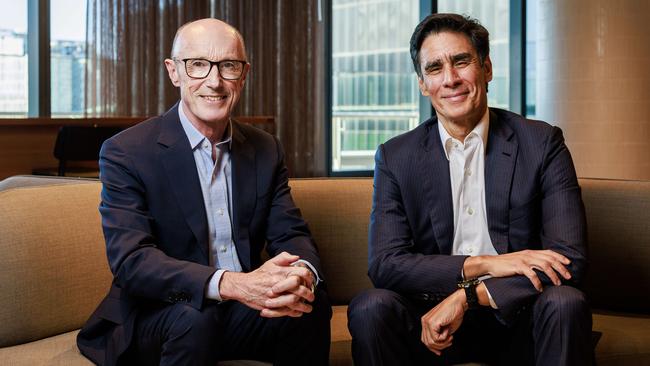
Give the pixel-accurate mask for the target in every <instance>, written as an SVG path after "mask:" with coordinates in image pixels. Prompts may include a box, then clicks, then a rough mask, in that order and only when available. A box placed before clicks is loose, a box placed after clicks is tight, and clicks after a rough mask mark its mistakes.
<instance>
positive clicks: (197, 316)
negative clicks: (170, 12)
mask: <svg viewBox="0 0 650 366" xmlns="http://www.w3.org/2000/svg"><path fill="white" fill-rule="evenodd" d="M165 66H166V68H167V72H168V73H169V78H170V79H171V81H172V83H173V84H174V85H175V86H177V87H178V88H179V89H180V94H181V100H180V102H179V103H177V104H176V105H175V106H174V107H172V108H171V109H170V110H169V111H167V112H166V113H165V114H163V115H162V116H159V117H155V118H152V119H150V120H148V121H145V122H142V123H140V124H138V125H137V126H135V127H133V128H130V129H128V130H126V131H124V132H123V133H120V134H119V135H117V136H115V137H113V138H112V139H109V140H108V141H106V143H105V144H104V146H103V147H102V151H101V154H100V169H101V180H102V184H103V191H102V202H101V205H100V212H101V215H102V225H103V229H104V235H105V238H106V251H107V255H108V261H109V264H110V268H111V271H112V273H113V276H114V277H113V284H112V286H111V289H110V291H109V293H108V295H107V296H106V298H105V299H104V300H103V301H102V302H101V304H100V305H99V307H98V308H97V310H96V311H95V312H94V313H93V315H92V316H91V318H90V319H89V320H88V322H87V323H86V325H85V326H84V327H83V329H82V330H81V332H80V333H79V336H78V346H79V349H80V350H81V352H82V353H83V354H84V355H85V356H87V357H88V358H89V359H91V360H92V361H94V362H96V363H97V364H100V365H117V364H124V365H149V364H151V365H154V364H155V365H158V364H160V365H215V364H216V362H217V361H218V360H227V359H257V360H263V361H270V362H273V363H274V364H278V365H289V364H295V365H306V364H315V365H325V364H327V362H328V354H329V338H330V337H329V319H330V316H331V307H330V305H329V302H328V300H327V296H326V293H325V292H324V290H323V289H322V288H321V286H318V283H319V282H320V281H321V278H322V271H321V268H320V263H319V258H318V253H317V250H316V248H315V246H314V243H313V242H312V240H311V237H310V233H309V230H308V228H307V225H306V224H305V222H304V221H303V219H302V218H301V216H300V212H299V210H298V209H297V208H296V207H295V206H294V203H293V200H292V198H291V195H290V190H289V187H288V185H287V179H288V178H287V169H286V166H285V164H284V155H283V151H282V148H281V146H280V143H279V142H278V140H277V139H276V138H274V137H273V136H271V135H269V134H267V133H265V132H263V131H261V130H258V129H255V128H252V127H248V126H245V125H241V124H239V123H237V122H236V121H233V120H232V119H231V112H232V109H233V107H234V106H235V105H236V103H237V101H238V100H239V96H240V93H241V90H242V88H243V87H244V82H245V80H246V75H247V73H248V71H249V69H250V65H249V64H248V62H247V61H246V52H245V48H244V42H243V39H242V37H241V35H240V34H239V32H237V30H235V29H234V28H233V27H231V26H230V25H228V24H226V23H224V22H221V21H219V20H216V19H202V20H198V21H194V22H191V23H188V24H186V25H184V26H182V27H181V28H180V29H179V30H178V32H177V33H176V37H175V39H174V43H173V47H172V55H171V58H170V59H166V60H165ZM265 244H266V249H267V252H268V254H269V255H270V257H271V259H270V260H268V261H266V262H262V258H261V251H262V249H263V247H264V246H265Z"/></svg>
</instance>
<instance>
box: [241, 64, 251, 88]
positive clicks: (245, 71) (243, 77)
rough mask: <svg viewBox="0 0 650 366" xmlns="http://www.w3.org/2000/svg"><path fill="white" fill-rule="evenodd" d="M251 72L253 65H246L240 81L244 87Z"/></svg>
mask: <svg viewBox="0 0 650 366" xmlns="http://www.w3.org/2000/svg"><path fill="white" fill-rule="evenodd" d="M250 71H251V64H249V63H246V65H244V72H243V73H242V75H241V78H240V79H239V81H241V83H242V86H243V85H244V82H245V81H246V76H248V73H249V72H250Z"/></svg>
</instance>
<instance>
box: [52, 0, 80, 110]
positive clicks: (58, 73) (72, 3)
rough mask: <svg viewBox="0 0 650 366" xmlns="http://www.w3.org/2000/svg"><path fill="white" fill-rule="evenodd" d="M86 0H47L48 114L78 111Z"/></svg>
mask: <svg viewBox="0 0 650 366" xmlns="http://www.w3.org/2000/svg"><path fill="white" fill-rule="evenodd" d="M85 46H86V0H52V1H51V2H50V56H51V58H50V69H51V72H52V73H51V78H50V80H51V90H52V93H51V96H52V115H56V116H74V115H82V114H83V108H84V72H85V71H84V68H85V61H86V52H85Z"/></svg>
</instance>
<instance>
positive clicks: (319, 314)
mask: <svg viewBox="0 0 650 366" xmlns="http://www.w3.org/2000/svg"><path fill="white" fill-rule="evenodd" d="M313 306H314V308H313V311H312V312H311V313H309V314H304V315H303V316H302V317H299V318H291V317H282V318H271V319H269V318H262V317H260V315H259V311H257V310H254V309H251V308H249V307H247V306H245V305H243V304H241V303H239V302H236V301H226V302H222V303H213V304H210V305H207V306H205V307H204V308H203V309H202V310H200V311H199V310H197V309H195V308H193V307H191V306H189V305H186V304H180V303H178V304H171V305H170V304H158V305H157V306H149V307H147V308H143V309H139V310H138V318H137V320H136V326H135V334H134V341H133V343H132V344H131V346H130V348H129V350H128V351H127V353H126V354H125V355H124V356H123V357H122V358H121V359H120V364H125V365H210V366H213V365H215V364H216V362H217V361H219V360H231V359H249V360H251V359H252V360H260V361H267V362H273V364H275V365H327V364H328V360H329V346H330V318H331V315H332V310H331V307H330V304H329V301H328V299H327V295H326V293H325V292H324V291H322V290H320V289H319V290H317V296H316V300H315V301H314V303H313Z"/></svg>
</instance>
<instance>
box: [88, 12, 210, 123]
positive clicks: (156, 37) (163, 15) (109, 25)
mask: <svg viewBox="0 0 650 366" xmlns="http://www.w3.org/2000/svg"><path fill="white" fill-rule="evenodd" d="M209 14H210V5H209V3H208V2H206V1H183V0H159V1H151V0H88V6H87V20H86V21H87V24H86V71H85V81H86V84H85V94H86V106H85V114H86V116H89V117H114V116H120V117H121V116H154V115H157V114H160V113H161V112H163V111H164V110H166V109H167V108H169V106H171V105H173V104H174V103H175V102H176V100H178V97H179V93H178V91H177V90H176V88H175V87H174V86H173V85H172V84H171V83H170V81H169V78H168V77H167V71H166V70H165V67H164V64H163V60H164V59H165V58H168V57H169V55H170V52H171V46H172V41H173V39H174V35H175V33H176V29H178V27H180V26H181V25H183V24H184V23H186V22H188V21H190V20H193V19H199V18H204V17H207V16H209Z"/></svg>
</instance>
